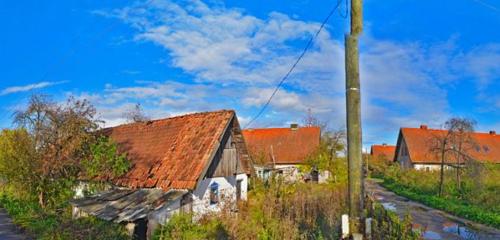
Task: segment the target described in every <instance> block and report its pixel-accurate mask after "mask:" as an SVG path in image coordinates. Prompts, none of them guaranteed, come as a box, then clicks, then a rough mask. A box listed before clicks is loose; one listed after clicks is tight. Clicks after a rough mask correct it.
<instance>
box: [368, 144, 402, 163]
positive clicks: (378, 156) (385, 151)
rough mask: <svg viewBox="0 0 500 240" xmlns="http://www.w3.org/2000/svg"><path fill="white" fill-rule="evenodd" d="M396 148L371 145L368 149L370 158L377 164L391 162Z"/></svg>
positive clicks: (385, 145)
mask: <svg viewBox="0 0 500 240" xmlns="http://www.w3.org/2000/svg"><path fill="white" fill-rule="evenodd" d="M395 152H396V146H393V145H387V144H385V143H384V144H382V145H372V147H371V149H370V156H371V159H372V160H373V161H378V162H392V161H394V154H395Z"/></svg>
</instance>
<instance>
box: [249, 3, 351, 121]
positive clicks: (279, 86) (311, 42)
mask: <svg viewBox="0 0 500 240" xmlns="http://www.w3.org/2000/svg"><path fill="white" fill-rule="evenodd" d="M344 1H348V0H344ZM341 3H342V0H339V1H337V4H336V5H335V6H334V7H333V9H332V10H331V11H330V13H329V14H328V16H327V17H326V18H325V19H324V20H323V22H322V23H321V26H320V27H319V29H318V31H316V34H314V35H313V36H312V37H311V38H310V39H309V41H308V42H307V45H306V47H305V48H304V50H302V53H301V54H300V55H299V57H298V58H297V60H296V61H295V62H294V64H293V65H292V67H291V68H290V70H288V72H287V73H286V74H285V76H284V77H283V78H282V79H281V81H280V82H279V83H278V85H277V86H276V88H275V89H274V91H273V93H272V94H271V96H270V97H269V99H268V100H267V102H266V103H265V104H264V105H263V106H262V108H261V109H260V111H259V112H258V113H257V115H255V116H254V117H253V118H252V120H250V121H249V122H248V123H247V124H246V125H245V127H244V128H248V126H250V125H251V124H252V123H253V122H254V121H255V120H257V118H259V117H260V115H262V113H264V111H265V110H266V108H267V107H268V106H269V104H270V103H271V100H272V99H273V97H274V95H276V93H277V92H278V90H279V89H280V88H281V86H282V85H283V83H284V82H285V80H286V79H287V78H288V77H289V76H290V74H291V73H292V72H293V70H294V69H295V67H297V64H298V63H299V62H300V61H301V60H302V58H303V57H304V55H305V54H306V52H307V51H308V50H309V48H310V47H311V46H312V44H313V42H314V40H315V39H316V38H317V37H318V35H319V33H320V32H321V31H322V30H323V28H324V27H325V24H326V23H327V22H328V20H329V19H330V17H331V16H332V15H333V14H334V13H335V11H336V10H337V8H338V7H339V6H340V4H341Z"/></svg>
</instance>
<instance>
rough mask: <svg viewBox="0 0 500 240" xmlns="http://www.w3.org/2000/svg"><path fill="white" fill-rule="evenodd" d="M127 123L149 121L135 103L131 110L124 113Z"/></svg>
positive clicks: (139, 105) (140, 107)
mask: <svg viewBox="0 0 500 240" xmlns="http://www.w3.org/2000/svg"><path fill="white" fill-rule="evenodd" d="M124 116H125V118H126V119H127V122H130V123H134V122H147V121H149V120H150V119H149V117H148V116H146V114H145V113H144V110H143V109H142V106H141V104H140V103H136V104H135V105H134V107H133V108H131V109H130V110H128V111H127V112H125V113H124Z"/></svg>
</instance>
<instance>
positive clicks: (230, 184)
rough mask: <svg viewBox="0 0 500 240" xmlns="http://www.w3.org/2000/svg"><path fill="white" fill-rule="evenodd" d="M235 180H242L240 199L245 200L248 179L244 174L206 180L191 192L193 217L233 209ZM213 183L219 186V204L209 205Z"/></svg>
mask: <svg viewBox="0 0 500 240" xmlns="http://www.w3.org/2000/svg"><path fill="white" fill-rule="evenodd" d="M237 180H242V182H241V198H242V200H246V199H247V191H248V177H247V175H246V174H238V175H236V176H228V177H215V178H207V179H204V180H203V181H201V182H200V183H199V184H198V186H197V187H196V189H195V190H194V191H193V196H192V197H193V214H194V215H195V216H202V215H204V214H207V213H213V212H219V211H220V210H222V208H224V207H235V205H234V204H235V203H236V181H237ZM214 182H216V183H217V184H219V202H218V203H216V204H211V203H210V185H212V183H214ZM228 204H229V205H228Z"/></svg>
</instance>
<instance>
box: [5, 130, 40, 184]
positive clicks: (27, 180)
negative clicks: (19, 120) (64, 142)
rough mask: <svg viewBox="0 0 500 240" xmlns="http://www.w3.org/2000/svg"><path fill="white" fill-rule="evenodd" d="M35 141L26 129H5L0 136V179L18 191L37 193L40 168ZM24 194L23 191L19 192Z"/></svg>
mask: <svg viewBox="0 0 500 240" xmlns="http://www.w3.org/2000/svg"><path fill="white" fill-rule="evenodd" d="M34 149H35V147H34V141H33V139H32V138H31V136H30V135H29V134H28V132H27V131H26V130H25V129H15V130H8V129H5V130H3V131H2V132H1V134H0V179H2V180H3V181H5V183H7V184H11V185H12V186H13V187H15V188H17V189H30V190H31V191H35V189H36V188H37V187H36V184H35V183H37V182H38V181H39V180H40V178H39V176H38V174H35V173H36V171H37V169H39V168H40V165H39V162H37V161H32V159H33V158H34V155H35V153H34ZM18 193H22V191H18Z"/></svg>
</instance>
